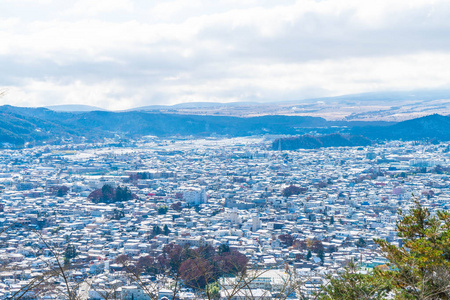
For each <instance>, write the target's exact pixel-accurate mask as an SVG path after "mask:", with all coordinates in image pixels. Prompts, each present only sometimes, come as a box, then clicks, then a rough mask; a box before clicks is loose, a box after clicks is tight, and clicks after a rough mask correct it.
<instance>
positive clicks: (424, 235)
mask: <svg viewBox="0 0 450 300" xmlns="http://www.w3.org/2000/svg"><path fill="white" fill-rule="evenodd" d="M400 216H401V218H402V219H401V221H399V222H398V223H397V232H398V236H399V237H401V238H403V241H404V245H403V246H402V247H397V246H395V245H392V244H390V243H388V242H387V241H384V240H376V241H375V242H376V243H377V244H378V245H379V246H380V248H381V250H382V251H383V254H384V256H385V257H386V258H387V259H388V260H389V266H390V270H388V271H385V272H383V273H382V274H381V275H382V276H383V277H384V278H385V279H390V280H392V282H393V284H394V286H395V289H394V292H395V294H396V296H397V297H398V298H402V299H403V298H404V299H412V298H414V299H449V298H450V213H448V212H437V215H436V216H431V214H430V212H429V210H428V209H426V208H423V207H422V205H421V204H420V202H419V201H417V200H415V208H413V209H411V210H410V211H409V213H408V214H404V213H403V212H402V211H400Z"/></svg>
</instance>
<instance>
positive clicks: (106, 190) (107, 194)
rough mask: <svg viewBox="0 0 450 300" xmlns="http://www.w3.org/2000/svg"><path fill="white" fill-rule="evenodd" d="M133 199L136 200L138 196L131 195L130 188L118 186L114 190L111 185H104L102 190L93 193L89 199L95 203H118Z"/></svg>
mask: <svg viewBox="0 0 450 300" xmlns="http://www.w3.org/2000/svg"><path fill="white" fill-rule="evenodd" d="M133 198H136V195H134V194H133V193H131V191H130V190H129V189H128V187H121V186H118V187H117V188H114V187H112V186H111V185H109V184H105V185H103V186H102V188H101V189H97V190H95V191H93V192H91V193H90V194H89V196H88V199H89V200H91V201H93V202H95V203H99V202H103V203H116V202H122V201H128V200H131V199H133Z"/></svg>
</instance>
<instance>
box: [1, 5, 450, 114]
mask: <svg viewBox="0 0 450 300" xmlns="http://www.w3.org/2000/svg"><path fill="white" fill-rule="evenodd" d="M449 15H450V2H449V1H445V0H435V1H429V0H409V1H403V0H377V1H361V0H340V1H333V0H321V1H314V0H299V1H290V0H280V1H267V0H260V1H255V0H240V1H234V0H231V1H200V0H192V1H184V0H183V1H182V0H173V1H171V0H164V1H159V0H157V1H143V0H97V1H88V0H75V1H69V2H67V1H62V0H5V1H2V7H1V9H0V39H1V41H2V43H1V44H0V64H1V66H2V70H3V72H1V75H0V90H6V91H7V93H6V95H5V96H3V97H2V98H0V104H11V105H17V106H54V105H67V104H77V105H88V106H94V107H99V108H103V109H107V110H126V109H131V108H135V107H145V106H152V105H172V104H177V103H186V102H220V103H227V102H262V103H265V102H278V101H294V100H301V99H308V98H320V97H330V96H337V95H345V94H356V93H364V92H379V91H387V92H389V91H408V90H418V89H421V90H423V89H428V90H443V89H444V90H445V89H450V68H448V66H449V65H450V39H448V36H449V34H450V32H449V31H450V18H448V16H449Z"/></svg>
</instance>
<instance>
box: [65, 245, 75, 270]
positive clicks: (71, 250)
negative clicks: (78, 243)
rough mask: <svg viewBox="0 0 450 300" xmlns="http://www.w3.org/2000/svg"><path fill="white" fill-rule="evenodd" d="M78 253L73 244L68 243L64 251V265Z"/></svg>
mask: <svg viewBox="0 0 450 300" xmlns="http://www.w3.org/2000/svg"><path fill="white" fill-rule="evenodd" d="M77 255H78V253H77V249H76V248H75V245H73V244H69V245H67V247H66V250H65V251H64V265H66V266H67V265H69V264H70V260H71V259H72V258H75V257H76V256H77Z"/></svg>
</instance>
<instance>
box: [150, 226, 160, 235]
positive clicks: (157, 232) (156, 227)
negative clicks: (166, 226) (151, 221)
mask: <svg viewBox="0 0 450 300" xmlns="http://www.w3.org/2000/svg"><path fill="white" fill-rule="evenodd" d="M152 232H153V235H158V234H161V232H162V230H161V227H159V226H158V225H154V226H153V230H152Z"/></svg>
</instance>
